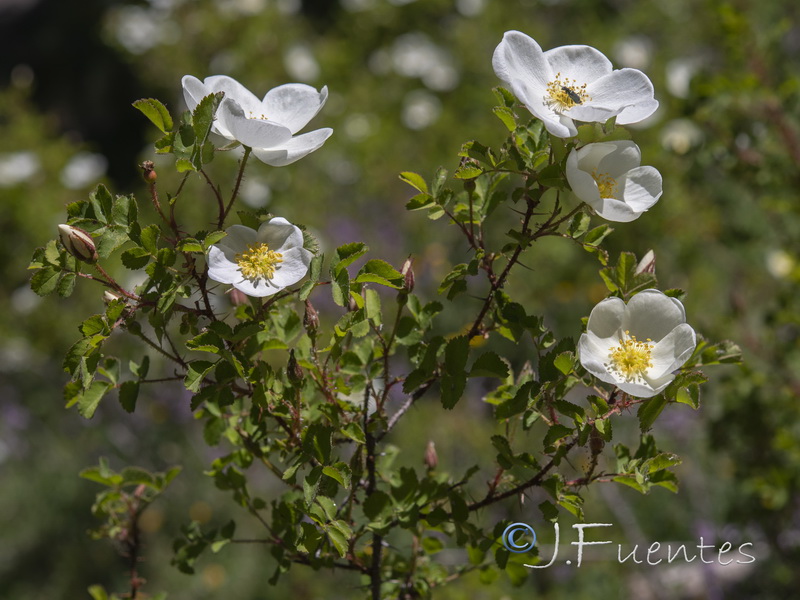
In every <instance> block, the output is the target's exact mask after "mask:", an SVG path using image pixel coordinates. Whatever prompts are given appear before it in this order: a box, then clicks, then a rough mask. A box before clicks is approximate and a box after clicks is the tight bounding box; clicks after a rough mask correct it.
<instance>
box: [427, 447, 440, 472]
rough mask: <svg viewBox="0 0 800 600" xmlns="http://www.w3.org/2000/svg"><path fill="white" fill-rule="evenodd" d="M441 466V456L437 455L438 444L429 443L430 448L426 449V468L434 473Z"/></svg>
mask: <svg viewBox="0 0 800 600" xmlns="http://www.w3.org/2000/svg"><path fill="white" fill-rule="evenodd" d="M438 464H439V455H438V454H436V444H434V443H433V440H429V441H428V446H427V447H426V448H425V466H426V467H428V469H429V470H431V471H433V470H434V469H435V468H436V466H437V465H438Z"/></svg>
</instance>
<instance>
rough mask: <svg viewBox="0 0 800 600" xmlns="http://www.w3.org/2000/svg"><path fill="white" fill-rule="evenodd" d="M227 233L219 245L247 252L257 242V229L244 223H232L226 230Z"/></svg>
mask: <svg viewBox="0 0 800 600" xmlns="http://www.w3.org/2000/svg"><path fill="white" fill-rule="evenodd" d="M225 233H226V234H227V235H226V236H225V237H224V238H222V239H221V240H220V241H219V243H218V244H216V245H217V246H222V247H227V248H230V249H231V250H233V251H234V252H236V253H239V252H245V251H246V250H247V249H248V247H249V246H252V245H253V244H255V243H256V230H255V229H253V228H251V227H246V226H244V225H231V226H230V227H228V228H227V229H226V230H225Z"/></svg>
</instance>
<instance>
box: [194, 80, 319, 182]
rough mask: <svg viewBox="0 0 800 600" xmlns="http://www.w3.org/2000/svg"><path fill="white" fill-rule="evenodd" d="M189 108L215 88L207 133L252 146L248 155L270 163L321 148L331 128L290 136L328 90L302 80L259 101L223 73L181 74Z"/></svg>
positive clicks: (289, 160) (292, 159) (287, 160)
mask: <svg viewBox="0 0 800 600" xmlns="http://www.w3.org/2000/svg"><path fill="white" fill-rule="evenodd" d="M181 83H182V85H183V97H184V99H185V100H186V105H187V107H188V108H189V110H194V108H195V107H196V106H197V105H198V104H199V103H200V101H201V100H202V99H203V98H205V97H206V96H208V95H209V94H213V93H216V92H224V93H225V96H224V98H223V99H222V102H221V103H220V105H219V108H218V109H217V114H216V119H215V121H214V127H213V131H214V133H218V134H219V135H221V136H223V137H225V138H227V139H229V140H234V141H237V142H240V143H241V144H243V145H245V146H249V147H250V148H252V149H253V154H254V155H255V156H256V158H258V159H259V160H261V161H262V162H265V163H267V164H268V165H272V166H273V167H283V166H285V165H288V164H291V163H293V162H295V161H296V160H299V159H301V158H303V157H304V156H306V155H307V154H310V153H311V152H313V151H314V150H317V149H319V148H320V147H322V144H324V143H325V140H327V139H328V138H329V137H330V136H331V134H332V133H333V129H331V128H329V127H324V128H322V129H317V130H315V131H311V132H309V133H304V134H302V135H295V134H296V133H297V132H298V131H300V130H301V129H303V127H305V126H306V125H308V122H309V121H310V120H311V119H313V118H314V116H316V114H317V113H318V112H319V111H320V109H321V108H322V106H323V105H324V104H325V101H326V100H327V99H328V88H327V86H325V87H323V88H322V90H320V91H317V90H316V89H315V88H313V87H311V86H310V85H305V84H303V83H287V84H285V85H281V86H278V87H276V88H273V89H271V90H270V91H269V92H267V95H266V96H264V99H263V100H259V99H258V98H257V97H256V96H255V95H254V94H253V93H252V92H250V91H249V90H248V89H247V88H245V87H244V86H243V85H242V84H241V83H239V82H238V81H236V80H235V79H232V78H230V77H227V76H225V75H214V76H212V77H206V78H205V80H203V81H200V80H199V79H197V78H196V77H193V76H191V75H186V76H184V78H183V79H182V80H181Z"/></svg>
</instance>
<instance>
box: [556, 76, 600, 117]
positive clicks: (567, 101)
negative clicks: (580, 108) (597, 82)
mask: <svg viewBox="0 0 800 600" xmlns="http://www.w3.org/2000/svg"><path fill="white" fill-rule="evenodd" d="M591 99H592V98H591V96H589V94H587V93H586V84H585V83H584V84H583V85H578V82H577V81H575V80H574V79H566V78H564V79H562V78H561V73H558V74H556V78H555V79H554V80H553V81H551V82H550V83H548V84H547V95H546V96H545V97H544V103H545V104H546V105H547V106H549V107H550V108H551V109H552V110H554V111H556V112H563V111H565V110H569V109H570V108H572V107H573V106H575V105H577V104H583V103H584V102H588V101H590V100H591Z"/></svg>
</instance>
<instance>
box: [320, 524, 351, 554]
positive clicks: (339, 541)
mask: <svg viewBox="0 0 800 600" xmlns="http://www.w3.org/2000/svg"><path fill="white" fill-rule="evenodd" d="M325 533H327V534H328V539H329V540H330V541H331V543H332V544H333V546H334V548H336V551H337V552H338V553H339V556H340V557H342V558H344V556H345V555H346V554H347V545H348V542H349V540H348V539H347V537H346V536H345V534H344V533H342V532H341V531H340V530H339V529H337V528H335V527H328V528H327V529H326V530H325Z"/></svg>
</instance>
